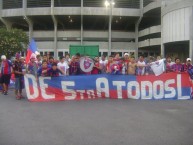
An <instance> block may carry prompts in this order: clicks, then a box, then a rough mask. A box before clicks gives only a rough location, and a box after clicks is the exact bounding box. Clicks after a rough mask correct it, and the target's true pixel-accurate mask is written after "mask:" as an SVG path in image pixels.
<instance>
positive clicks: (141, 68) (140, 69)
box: [137, 55, 146, 76]
mask: <svg viewBox="0 0 193 145" xmlns="http://www.w3.org/2000/svg"><path fill="white" fill-rule="evenodd" d="M137 65H138V67H137V75H138V76H143V75H145V65H146V63H145V61H144V56H143V55H140V56H139V61H138V62H137Z"/></svg>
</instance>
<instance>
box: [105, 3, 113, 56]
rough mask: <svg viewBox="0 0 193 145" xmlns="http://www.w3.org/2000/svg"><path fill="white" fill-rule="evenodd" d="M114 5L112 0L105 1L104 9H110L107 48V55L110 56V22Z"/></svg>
mask: <svg viewBox="0 0 193 145" xmlns="http://www.w3.org/2000/svg"><path fill="white" fill-rule="evenodd" d="M114 5H115V2H114V0H106V1H105V7H106V8H110V9H109V40H108V43H109V46H108V55H110V51H111V39H112V35H111V22H112V10H113V7H114Z"/></svg>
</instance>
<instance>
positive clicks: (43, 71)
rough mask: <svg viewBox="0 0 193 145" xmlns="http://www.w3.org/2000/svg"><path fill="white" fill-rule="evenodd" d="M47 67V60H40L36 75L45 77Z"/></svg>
mask: <svg viewBox="0 0 193 145" xmlns="http://www.w3.org/2000/svg"><path fill="white" fill-rule="evenodd" d="M49 69H50V68H48V62H47V61H46V60H44V61H43V62H42V66H41V67H40V68H39V69H38V72H37V74H38V76H42V77H47V76H48V70H49Z"/></svg>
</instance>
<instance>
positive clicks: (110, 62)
mask: <svg viewBox="0 0 193 145" xmlns="http://www.w3.org/2000/svg"><path fill="white" fill-rule="evenodd" d="M112 64H114V62H113V57H112V55H110V56H109V57H108V63H107V65H106V73H111V65H112Z"/></svg>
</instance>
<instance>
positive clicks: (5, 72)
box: [0, 55, 12, 95]
mask: <svg viewBox="0 0 193 145" xmlns="http://www.w3.org/2000/svg"><path fill="white" fill-rule="evenodd" d="M1 60H2V62H1V77H0V84H1V85H2V87H3V90H2V93H3V94H4V95H7V94H8V93H7V92H8V85H9V84H10V79H11V72H12V63H11V61H9V60H7V59H6V56H5V55H2V56H1Z"/></svg>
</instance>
